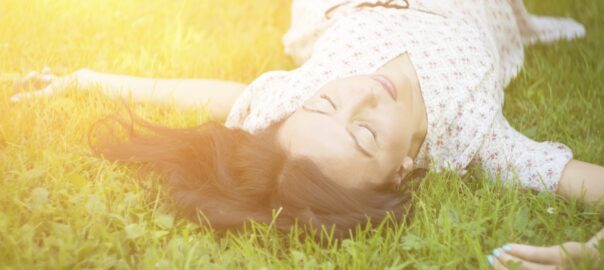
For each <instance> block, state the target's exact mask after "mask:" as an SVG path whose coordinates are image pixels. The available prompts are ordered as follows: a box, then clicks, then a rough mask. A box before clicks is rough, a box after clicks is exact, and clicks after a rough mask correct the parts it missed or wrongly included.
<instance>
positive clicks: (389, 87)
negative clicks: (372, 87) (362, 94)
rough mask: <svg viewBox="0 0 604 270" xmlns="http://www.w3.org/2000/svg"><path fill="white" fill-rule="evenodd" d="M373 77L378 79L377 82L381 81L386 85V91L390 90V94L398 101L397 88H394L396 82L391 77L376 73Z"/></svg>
mask: <svg viewBox="0 0 604 270" xmlns="http://www.w3.org/2000/svg"><path fill="white" fill-rule="evenodd" d="M372 78H373V79H374V80H376V81H377V82H379V83H380V84H381V85H382V86H383V87H384V90H386V92H388V94H390V96H391V97H392V99H394V101H396V98H397V96H398V95H397V94H398V93H397V92H396V88H394V84H393V83H392V82H391V81H390V79H388V78H387V77H386V76H384V75H375V76H373V77H372Z"/></svg>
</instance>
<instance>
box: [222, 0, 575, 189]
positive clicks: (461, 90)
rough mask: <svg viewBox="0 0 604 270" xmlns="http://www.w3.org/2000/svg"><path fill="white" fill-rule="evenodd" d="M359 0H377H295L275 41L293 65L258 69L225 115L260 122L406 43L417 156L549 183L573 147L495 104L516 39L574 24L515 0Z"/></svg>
mask: <svg viewBox="0 0 604 270" xmlns="http://www.w3.org/2000/svg"><path fill="white" fill-rule="evenodd" d="M363 2H369V3H376V2H379V1H342V0H294V1H293V3H292V24H291V28H290V30H289V31H288V32H287V33H286V35H285V36H284V38H283V42H284V45H285V52H286V53H287V54H289V55H291V56H292V57H293V58H294V59H295V60H296V61H297V62H299V63H300V64H301V65H300V67H298V68H296V69H294V70H290V71H272V72H268V73H265V74H263V75H262V76H260V77H259V78H257V79H256V80H255V81H254V82H252V83H251V84H250V85H249V86H248V88H247V89H246V90H245V91H244V92H243V93H242V95H241V96H240V97H239V99H238V100H237V101H236V103H235V105H234V106H233V108H232V110H231V112H230V114H229V117H228V118H227V121H226V125H227V126H228V127H232V128H242V129H244V130H246V131H249V132H252V133H253V132H256V131H258V130H261V129H264V128H266V127H268V126H270V125H271V124H273V123H276V122H278V121H280V120H282V119H284V118H286V117H287V116H289V115H290V114H291V113H293V112H294V111H295V110H296V109H298V108H299V107H300V106H301V105H302V104H303V103H304V101H306V100H307V99H308V98H310V97H311V96H313V94H314V93H315V92H316V91H317V90H318V89H319V88H321V86H323V85H324V84H325V83H327V82H329V81H332V80H335V79H338V78H343V77H348V76H352V75H358V74H368V73H372V72H374V71H375V70H377V69H379V68H380V67H381V66H383V65H384V64H385V63H386V62H388V61H390V60H392V59H394V58H396V57H397V56H399V55H400V54H404V53H406V54H408V56H409V58H410V60H411V62H412V63H413V65H414V67H415V70H416V73H417V75H418V78H419V82H420V87H421V92H422V96H423V98H424V102H425V105H426V110H427V117H428V119H427V120H428V130H427V134H426V138H425V141H424V143H423V145H422V146H421V148H420V152H419V154H418V156H417V157H416V159H415V163H416V166H418V167H424V168H429V169H431V170H435V171H440V170H443V169H449V170H454V171H457V172H463V171H464V169H465V168H466V167H467V166H468V165H469V164H470V163H478V164H480V165H482V167H483V168H484V169H485V171H486V172H487V173H488V174H489V175H490V177H491V179H497V178H498V177H499V178H500V179H502V180H509V181H511V180H514V179H518V180H520V181H521V183H522V185H523V186H525V187H527V188H531V189H535V190H549V191H555V190H556V189H557V183H558V181H559V179H560V177H561V173H562V171H563V170H564V167H565V166H566V164H567V163H568V161H569V160H570V159H571V158H572V152H571V151H570V150H569V149H568V148H567V147H566V146H564V145H562V144H559V143H554V142H535V141H533V140H531V139H529V138H527V137H525V136H524V135H522V134H521V133H519V132H517V131H516V130H514V129H513V128H512V127H511V126H510V125H509V124H508V122H507V120H506V119H505V118H504V116H503V114H502V107H503V90H504V88H505V86H507V84H508V83H509V82H510V80H511V79H512V78H513V77H514V76H515V75H516V74H517V72H518V71H519V69H520V68H521V67H522V63H523V58H524V51H523V45H524V44H529V43H532V42H536V41H542V42H546V41H552V40H556V39H559V38H567V39H571V38H575V37H580V36H583V35H584V33H585V30H584V28H583V27H582V26H581V25H580V24H578V23H576V22H574V21H572V20H569V19H565V18H553V17H538V16H533V15H530V14H529V13H527V11H526V10H525V7H524V5H523V3H522V1H521V0H440V1H437V0H433V1H429V0H415V1H414V0H408V1H403V0H395V1H389V4H397V2H398V4H400V6H406V5H407V4H408V7H407V8H404V9H396V8H388V7H384V6H373V7H365V8H357V5H359V4H360V3H363ZM336 6H337V7H336ZM333 7H336V8H333ZM326 11H330V12H329V13H328V15H329V16H326Z"/></svg>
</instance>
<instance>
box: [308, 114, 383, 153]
mask: <svg viewBox="0 0 604 270" xmlns="http://www.w3.org/2000/svg"><path fill="white" fill-rule="evenodd" d="M302 110H303V111H305V112H308V113H314V114H319V115H323V116H325V117H329V116H327V115H325V114H324V113H321V112H317V111H313V110H308V109H306V108H305V107H304V106H302ZM346 133H348V135H349V136H350V137H351V138H352V140H353V141H354V146H355V148H356V149H357V150H358V151H359V152H361V153H362V154H363V155H365V156H368V157H373V154H371V153H370V152H369V151H367V150H366V149H365V148H363V147H362V146H361V144H360V143H359V141H358V140H357V138H356V137H355V136H354V134H352V132H351V131H350V130H349V129H347V128H346Z"/></svg>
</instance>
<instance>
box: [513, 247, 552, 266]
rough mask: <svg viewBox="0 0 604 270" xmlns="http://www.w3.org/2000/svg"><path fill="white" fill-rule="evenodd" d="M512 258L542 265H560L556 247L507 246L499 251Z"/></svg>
mask: <svg viewBox="0 0 604 270" xmlns="http://www.w3.org/2000/svg"><path fill="white" fill-rule="evenodd" d="M501 250H503V251H504V252H506V253H508V254H511V255H512V256H515V257H518V258H522V259H525V260H529V261H532V262H537V263H543V264H557V265H560V264H561V263H562V257H561V256H560V252H559V250H558V248H557V247H539V246H531V245H522V244H507V245H504V247H503V248H502V249H501Z"/></svg>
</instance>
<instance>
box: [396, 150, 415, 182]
mask: <svg viewBox="0 0 604 270" xmlns="http://www.w3.org/2000/svg"><path fill="white" fill-rule="evenodd" d="M411 171H413V159H411V157H409V156H406V157H405V158H403V162H401V165H400V166H399V168H398V170H397V172H396V174H397V180H396V181H397V183H396V184H397V186H399V185H400V184H401V182H402V181H403V179H405V177H406V176H407V174H409V173H410V172H411Z"/></svg>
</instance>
